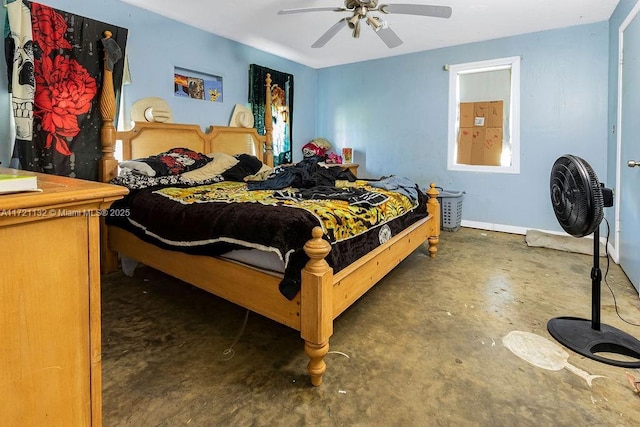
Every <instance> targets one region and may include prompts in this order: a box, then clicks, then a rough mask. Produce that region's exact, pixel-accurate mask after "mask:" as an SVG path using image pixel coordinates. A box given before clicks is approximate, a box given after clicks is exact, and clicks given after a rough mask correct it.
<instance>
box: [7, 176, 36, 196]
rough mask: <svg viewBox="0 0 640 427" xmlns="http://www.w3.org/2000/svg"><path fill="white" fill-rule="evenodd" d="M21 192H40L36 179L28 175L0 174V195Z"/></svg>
mask: <svg viewBox="0 0 640 427" xmlns="http://www.w3.org/2000/svg"><path fill="white" fill-rule="evenodd" d="M22 191H42V190H40V189H39V188H38V178H37V177H36V176H29V175H14V174H7V173H2V174H0V194H7V193H19V192H22Z"/></svg>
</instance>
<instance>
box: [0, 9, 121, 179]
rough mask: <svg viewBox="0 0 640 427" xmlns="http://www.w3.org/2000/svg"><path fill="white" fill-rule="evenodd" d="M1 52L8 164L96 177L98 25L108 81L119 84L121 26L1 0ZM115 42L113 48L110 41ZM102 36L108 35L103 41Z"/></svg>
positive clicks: (99, 68)
mask: <svg viewBox="0 0 640 427" xmlns="http://www.w3.org/2000/svg"><path fill="white" fill-rule="evenodd" d="M7 20H8V25H5V28H6V29H7V34H5V53H6V56H7V58H6V59H7V64H8V67H7V69H8V74H9V76H8V78H9V90H10V92H11V98H12V108H13V113H14V120H15V137H16V138H15V144H14V149H13V159H12V166H14V163H15V162H16V160H17V162H18V165H15V166H17V167H19V168H21V169H26V170H31V171H36V172H44V173H51V174H56V175H64V176H71V177H76V178H83V179H90V180H97V177H98V165H97V160H98V159H99V158H100V156H101V145H100V128H101V125H102V118H101V116H100V111H99V97H100V90H101V86H102V74H103V59H104V57H105V52H104V50H105V46H103V41H102V40H103V38H104V37H105V31H110V32H111V33H112V40H113V41H111V42H110V43H112V44H111V45H109V46H110V63H114V64H115V65H114V66H113V70H112V71H113V75H114V87H115V89H116V92H119V88H120V87H121V85H122V75H123V64H124V61H122V60H120V61H117V60H118V59H120V58H121V57H122V55H123V53H124V49H125V44H126V40H127V33H128V31H127V29H124V28H120V27H117V26H114V25H109V24H105V23H103V22H100V21H95V20H92V19H89V18H85V17H82V16H78V15H74V14H71V13H68V12H64V11H60V10H57V9H53V8H51V7H48V6H45V5H43V4H39V3H34V2H29V1H26V0H22V1H20V0H16V1H13V2H10V3H8V4H7ZM114 42H115V43H116V44H117V46H116V49H115V50H114V49H113V43H114ZM107 44H108V43H107Z"/></svg>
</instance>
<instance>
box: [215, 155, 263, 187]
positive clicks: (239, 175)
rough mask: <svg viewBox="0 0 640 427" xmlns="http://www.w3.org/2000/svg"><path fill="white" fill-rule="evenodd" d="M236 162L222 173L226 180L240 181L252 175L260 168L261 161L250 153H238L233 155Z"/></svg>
mask: <svg viewBox="0 0 640 427" xmlns="http://www.w3.org/2000/svg"><path fill="white" fill-rule="evenodd" d="M235 157H236V158H237V159H238V164H237V165H235V166H233V167H231V168H230V169H228V170H226V171H224V172H223V173H222V177H223V178H224V179H225V180H226V181H239V182H242V181H243V180H244V178H245V177H246V176H249V175H253V174H255V173H256V172H258V171H259V170H260V169H261V168H262V161H261V160H260V159H259V158H257V157H256V156H252V155H251V154H238V155H236V156H235Z"/></svg>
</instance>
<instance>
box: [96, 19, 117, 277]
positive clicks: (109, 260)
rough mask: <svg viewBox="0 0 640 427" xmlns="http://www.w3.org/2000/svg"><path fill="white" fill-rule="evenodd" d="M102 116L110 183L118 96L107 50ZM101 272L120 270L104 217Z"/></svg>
mask: <svg viewBox="0 0 640 427" xmlns="http://www.w3.org/2000/svg"><path fill="white" fill-rule="evenodd" d="M111 35H112V34H111V31H105V32H104V36H105V38H111ZM100 115H101V116H102V129H101V131H100V143H101V144H102V157H101V158H100V160H99V161H98V180H99V181H100V182H109V181H111V179H112V178H114V177H115V176H116V174H117V171H118V161H117V160H116V158H115V156H114V155H113V153H114V152H115V145H116V128H115V126H114V125H113V122H114V119H115V116H116V95H115V91H114V89H113V72H112V71H111V70H109V68H108V67H107V52H106V49H105V54H104V65H103V77H102V92H101V93H100ZM100 255H101V260H100V271H101V272H102V273H108V272H111V271H115V270H116V269H117V268H118V255H117V254H116V253H115V252H114V251H112V250H110V249H109V247H108V237H107V226H106V224H105V222H104V217H101V218H100Z"/></svg>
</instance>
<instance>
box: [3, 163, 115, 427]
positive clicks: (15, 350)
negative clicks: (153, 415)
mask: <svg viewBox="0 0 640 427" xmlns="http://www.w3.org/2000/svg"><path fill="white" fill-rule="evenodd" d="M0 173H3V174H5V173H6V174H19V175H36V176H37V177H38V187H39V188H40V189H42V190H43V191H42V192H33V193H31V192H24V193H12V194H3V195H0V242H1V244H0V259H1V260H2V274H1V275H0V342H1V343H2V346H3V348H2V351H1V352H0V384H1V387H2V396H3V397H2V399H0V420H2V423H3V425H34V426H36V425H40V426H42V425H60V426H94V427H95V426H100V425H102V373H101V370H102V359H101V345H100V339H101V338H100V335H101V332H100V217H101V216H102V215H103V212H104V209H106V208H108V207H109V205H110V204H111V202H113V201H114V200H116V199H120V198H121V197H122V196H124V195H125V194H126V193H127V189H126V188H124V187H120V186H116V185H110V184H103V183H98V182H93V181H85V180H80V179H73V178H67V177H61V176H56V175H47V174H36V173H33V172H26V171H16V170H13V169H4V168H0Z"/></svg>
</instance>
